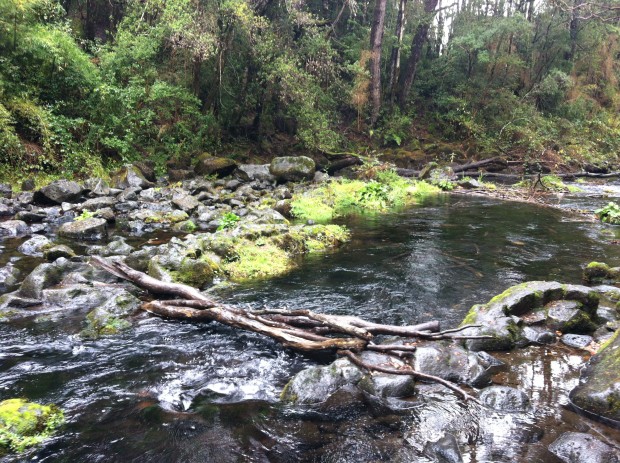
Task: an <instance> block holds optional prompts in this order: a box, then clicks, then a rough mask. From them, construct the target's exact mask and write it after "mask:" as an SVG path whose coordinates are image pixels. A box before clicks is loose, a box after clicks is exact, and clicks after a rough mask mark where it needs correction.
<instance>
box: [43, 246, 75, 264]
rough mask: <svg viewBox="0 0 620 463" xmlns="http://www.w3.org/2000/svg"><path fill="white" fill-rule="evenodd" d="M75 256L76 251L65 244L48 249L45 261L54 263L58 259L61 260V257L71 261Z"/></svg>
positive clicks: (44, 255)
mask: <svg viewBox="0 0 620 463" xmlns="http://www.w3.org/2000/svg"><path fill="white" fill-rule="evenodd" d="M75 256H76V254H75V251H74V250H73V249H71V248H70V247H69V246H66V245H64V244H59V245H56V246H52V247H50V248H48V249H46V250H45V252H44V253H43V257H45V259H46V260H48V261H50V262H54V261H55V260H56V259H60V258H61V257H64V258H65V259H71V258H72V257H75Z"/></svg>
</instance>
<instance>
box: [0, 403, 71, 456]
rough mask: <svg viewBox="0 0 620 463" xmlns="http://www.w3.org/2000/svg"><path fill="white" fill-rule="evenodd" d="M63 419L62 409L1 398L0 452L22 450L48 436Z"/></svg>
mask: <svg viewBox="0 0 620 463" xmlns="http://www.w3.org/2000/svg"><path fill="white" fill-rule="evenodd" d="M64 421H65V420H64V414H63V412H62V411H61V410H60V409H59V408H57V407H56V406H54V405H39V404H36V403H32V402H27V401H26V400H25V399H8V400H4V401H2V402H0V451H1V450H2V449H5V450H10V451H13V452H23V451H24V450H25V449H26V448H28V447H32V446H34V445H37V444H39V443H40V442H42V441H43V440H45V439H47V438H48V437H50V436H51V435H52V434H53V433H54V431H55V430H56V428H58V427H59V426H61V425H62V424H63V423H64Z"/></svg>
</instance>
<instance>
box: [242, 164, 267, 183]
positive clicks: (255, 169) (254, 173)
mask: <svg viewBox="0 0 620 463" xmlns="http://www.w3.org/2000/svg"><path fill="white" fill-rule="evenodd" d="M235 175H236V176H237V177H238V178H240V179H241V180H243V181H244V182H253V181H255V180H258V181H267V182H275V180H276V178H275V177H274V176H273V175H272V174H271V172H270V171H269V164H242V165H240V166H237V170H236V172H235Z"/></svg>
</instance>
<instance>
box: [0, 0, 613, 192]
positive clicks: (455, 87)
mask: <svg viewBox="0 0 620 463" xmlns="http://www.w3.org/2000/svg"><path fill="white" fill-rule="evenodd" d="M619 13H620V6H619V5H618V3H617V2H614V1H613V0H603V1H601V2H594V1H592V2H590V1H584V0H568V1H565V0H542V1H534V0H462V1H461V0H456V1H455V2H453V3H450V0H410V1H408V0H395V1H393V0H390V1H387V0H376V1H370V0H321V1H317V0H284V1H279V2H273V1H269V0H217V1H215V0H112V1H103V0H63V1H55V0H0V177H2V178H4V179H6V180H9V181H11V180H19V178H20V177H25V176H31V175H35V176H36V175H38V176H41V175H43V176H51V178H54V177H59V176H68V175H74V176H78V177H80V176H82V177H83V176H85V175H92V174H93V173H94V174H97V173H99V174H102V173H103V172H107V171H109V170H110V169H111V168H114V167H116V166H118V165H120V164H123V163H128V162H133V161H136V160H143V159H149V160H151V161H153V162H154V164H155V166H156V168H157V171H158V172H159V173H164V172H165V166H166V163H174V162H188V161H189V160H191V159H193V158H194V157H195V156H197V155H200V154H201V153H203V152H209V153H212V154H216V155H219V156H225V157H231V158H233V159H234V158H238V159H242V160H247V159H248V158H252V157H257V158H258V159H265V158H267V159H268V158H269V157H271V156H273V155H282V154H304V153H323V154H325V155H330V154H334V153H342V152H353V153H359V154H377V153H380V154H386V153H387V154H389V156H391V158H390V159H396V160H400V161H401V163H402V164H404V165H408V164H407V162H409V161H411V162H413V163H415V161H416V160H417V159H421V158H427V159H428V158H429V157H430V158H435V159H436V160H440V161H450V162H454V161H457V162H458V161H465V160H469V159H485V158H489V157H493V156H498V155H500V156H503V157H505V158H507V159H511V160H514V161H518V162H523V163H524V164H527V163H537V162H541V161H544V162H546V163H548V164H551V165H552V166H553V167H554V168H557V169H562V168H577V167H579V168H580V167H583V166H589V167H590V168H591V169H593V170H596V169H603V170H604V169H608V168H609V167H610V166H612V165H613V164H614V163H615V162H617V160H618V158H617V155H618V152H619V151H620V118H619V116H618V107H619V105H620V93H619V89H618V77H619V76H620V74H619V73H620V55H619V54H620V40H619V36H618V32H619V29H618V24H619V20H620V14H619Z"/></svg>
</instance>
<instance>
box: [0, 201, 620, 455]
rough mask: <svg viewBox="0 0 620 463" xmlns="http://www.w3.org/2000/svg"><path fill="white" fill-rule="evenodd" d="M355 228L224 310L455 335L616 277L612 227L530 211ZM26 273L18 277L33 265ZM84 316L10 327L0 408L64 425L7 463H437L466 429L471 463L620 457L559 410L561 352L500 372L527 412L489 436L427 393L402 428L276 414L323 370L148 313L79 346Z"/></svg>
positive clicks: (456, 212)
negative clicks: (436, 328)
mask: <svg viewBox="0 0 620 463" xmlns="http://www.w3.org/2000/svg"><path fill="white" fill-rule="evenodd" d="M597 192H598V193H600V195H603V194H607V195H609V194H611V195H612V196H614V194H613V193H609V192H606V193H603V192H602V190H601V189H599V190H596V191H594V193H597ZM589 193H590V196H589V197H588V198H585V197H583V196H577V197H574V198H560V199H559V200H561V201H564V203H565V204H566V206H567V207H578V208H580V209H583V208H595V207H600V206H601V205H604V204H605V203H606V201H607V199H605V198H602V197H594V198H593V197H592V194H593V192H592V191H590V192H589ZM344 223H346V224H347V225H348V226H349V227H350V228H351V230H352V240H351V242H350V243H348V244H346V245H345V246H344V247H342V248H341V249H339V250H337V251H335V252H331V253H328V254H320V255H313V256H309V257H306V258H305V259H304V260H303V262H302V263H301V265H300V267H299V268H298V269H297V270H295V271H293V272H291V273H290V274H288V275H286V276H283V277H280V278H275V279H272V280H267V281H260V282H254V283H248V284H244V285H236V286H234V287H227V288H219V289H218V290H217V291H216V294H217V295H218V297H221V298H226V299H227V300H229V301H230V302H231V303H235V304H243V305H249V306H251V307H254V308H258V307H262V306H268V307H278V308H284V307H288V308H305V309H312V310H316V311H321V312H328V313H338V314H356V315H359V316H361V317H364V318H367V319H370V320H373V321H378V322H382V323H393V324H405V323H407V324H409V323H418V322H423V321H426V320H431V319H438V320H440V321H441V322H442V326H443V327H446V328H447V327H451V326H456V325H457V324H458V323H460V321H461V320H462V318H463V317H464V315H465V313H466V312H467V311H468V309H469V308H470V307H471V305H472V304H474V303H483V302H486V301H487V300H488V299H490V298H491V297H492V296H494V295H496V294H498V293H499V292H501V291H503V290H504V289H506V288H507V287H509V286H511V285H513V284H516V283H520V282H523V281H526V280H536V279H540V280H559V281H562V282H565V283H580V279H581V271H582V266H583V265H585V264H586V263H588V262H590V261H592V260H602V261H607V262H609V263H610V264H616V265H617V263H618V262H620V246H618V245H616V244H614V240H616V239H618V238H620V231H619V230H618V228H614V227H610V226H605V225H601V224H598V223H594V222H591V221H588V220H585V219H583V218H581V217H579V216H573V215H571V214H568V213H566V212H562V211H559V210H556V209H550V208H542V207H538V206H534V205H530V204H523V203H513V202H499V201H496V200H492V199H487V198H476V197H468V196H458V195H446V196H440V197H436V198H432V199H429V200H427V201H425V202H424V203H423V204H420V205H418V206H416V207H412V208H408V209H406V210H402V211H399V212H396V213H392V214H377V215H370V216H364V217H354V218H350V219H347V220H346V221H345V222H344ZM19 242H20V241H16V240H9V241H5V242H4V243H2V245H3V246H4V248H3V251H4V256H3V257H2V258H1V259H0V260H6V259H7V256H13V255H14V252H13V250H14V249H15V247H16V246H17V245H18V244H19ZM27 259H29V258H24V259H22V262H20V263H19V265H21V266H22V267H28V266H31V265H33V264H34V263H35V262H34V261H32V262H28V261H27ZM84 315H85V314H83V313H70V314H54V315H53V316H48V317H44V318H40V319H36V320H21V321H14V322H11V323H3V324H0V400H1V399H5V398H10V397H27V398H28V399H29V400H32V401H37V402H41V403H50V402H51V403H56V404H57V405H59V406H60V407H62V408H63V409H64V410H65V411H66V415H67V419H68V423H67V425H66V426H65V427H64V428H63V429H62V431H61V432H60V433H59V435H58V436H57V437H55V438H54V439H52V440H50V441H49V442H47V443H46V444H45V445H44V446H43V447H40V448H38V449H35V450H32V451H30V452H29V453H26V454H24V455H21V456H19V457H17V456H7V457H4V458H3V459H0V461H3V462H17V461H44V462H72V463H73V462H106V463H107V462H238V461H250V462H294V461H308V462H311V461H316V462H375V461H403V462H404V461H408V462H411V461H422V462H424V461H431V460H427V459H425V457H424V456H423V455H422V448H423V445H424V442H425V440H432V439H436V438H438V436H440V435H441V433H442V432H443V430H445V429H452V428H455V426H456V425H455V423H460V424H461V427H460V429H461V431H462V429H469V434H468V435H467V436H465V437H463V436H460V438H459V439H460V441H461V445H460V448H461V451H462V453H463V458H464V460H465V461H466V462H472V463H473V462H483V461H497V462H500V461H501V462H504V461H505V462H551V463H553V462H557V461H558V460H557V459H556V458H555V457H554V456H553V455H552V454H551V453H549V452H548V451H547V450H546V447H547V446H548V444H549V443H551V442H553V440H555V438H557V436H559V434H561V433H562V432H564V431H580V432H590V433H592V434H594V435H596V436H597V438H599V439H602V440H605V441H607V442H610V443H612V444H614V445H618V442H620V435H619V434H618V433H617V431H615V430H613V429H610V428H607V427H605V426H604V425H602V424H599V423H596V422H594V421H591V420H588V419H587V418H584V417H581V416H578V415H576V414H575V413H573V412H572V411H570V410H568V409H567V408H566V407H565V406H564V405H566V402H567V399H566V396H567V394H568V391H570V389H571V388H572V387H574V385H575V384H576V381H577V378H578V373H579V368H580V365H581V364H582V363H583V362H584V361H585V360H587V358H588V356H587V355H586V354H584V353H583V352H580V351H574V350H571V349H569V348H566V347H562V346H559V345H558V346H551V347H545V348H542V347H536V348H528V349H525V350H523V351H520V352H519V353H516V354H515V353H512V354H500V355H498V357H499V358H501V359H502V360H505V361H507V362H509V363H510V364H511V368H510V369H508V370H507V371H506V372H504V373H501V374H500V375H498V377H497V378H495V380H496V381H497V382H498V383H501V384H506V385H512V386H516V387H519V388H521V389H522V390H524V391H525V392H526V393H527V394H528V396H529V397H530V399H531V400H532V403H533V409H532V412H531V413H527V414H525V415H524V416H519V417H511V416H508V417H507V416H499V415H498V416H494V417H492V418H491V419H490V420H485V421H487V423H484V424H483V425H481V424H480V423H478V422H477V421H476V419H477V418H476V416H477V413H478V412H479V411H477V410H475V409H473V408H472V407H465V406H463V405H462V404H460V403H459V402H458V401H457V400H456V399H455V398H454V397H452V395H451V394H448V393H446V392H445V390H441V389H439V388H437V387H435V386H422V387H421V390H420V394H419V397H418V398H417V399H415V400H413V401H411V407H410V408H409V409H406V410H401V411H400V412H399V413H393V412H388V411H385V410H383V409H381V408H380V407H372V406H364V405H362V406H360V407H352V408H351V409H349V410H339V411H338V412H337V413H326V412H325V411H321V410H315V409H309V408H307V407H305V408H304V407H296V406H290V405H283V404H281V403H279V400H278V398H279V394H280V392H281V390H282V387H283V386H284V385H285V384H286V382H287V381H288V379H290V378H291V376H292V375H294V374H295V373H296V372H297V371H299V370H301V369H302V368H304V367H306V366H309V365H314V364H317V363H319V362H321V361H328V360H329V359H317V358H308V357H305V356H302V355H300V354H296V353H293V352H290V351H286V350H283V349H282V348H281V347H280V346H278V345H276V344H275V343H274V342H272V341H270V340H266V339H263V338H261V337H260V336H258V335H255V334H253V333H243V332H239V331H235V330H232V329H229V328H225V327H221V326H216V325H215V324H212V325H193V324H188V323H180V322H177V321H165V320H162V319H159V318H154V317H149V316H147V315H144V314H142V315H138V316H136V318H135V320H134V327H133V328H132V329H130V330H128V331H126V332H124V333H122V334H120V335H117V336H112V337H107V338H102V339H99V340H84V339H81V338H79V337H78V336H76V334H77V333H78V332H79V331H80V330H81V328H82V323H83V319H84ZM507 420H508V421H509V422H507ZM515 420H518V421H519V422H518V423H516V424H517V425H516V426H515V422H514V421H515ZM517 428H518V429H528V430H529V431H528V432H529V433H530V434H531V437H530V438H528V439H526V440H527V441H528V442H527V444H524V443H523V442H524V441H523V439H516V438H514V436H513V435H512V434H514V430H515V429H517ZM502 429H505V430H507V431H506V435H502V432H501V430H502ZM461 431H458V432H461ZM491 432H492V433H494V437H492V438H490V437H489V433H491ZM455 433H457V431H455ZM498 433H499V436H498Z"/></svg>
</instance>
